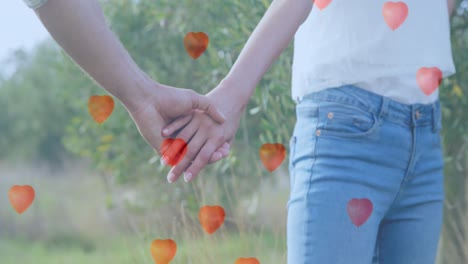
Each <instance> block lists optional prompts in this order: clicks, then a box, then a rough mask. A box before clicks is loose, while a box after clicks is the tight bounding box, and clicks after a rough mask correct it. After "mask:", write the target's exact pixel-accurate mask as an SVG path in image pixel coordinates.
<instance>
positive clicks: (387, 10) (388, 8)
mask: <svg viewBox="0 0 468 264" xmlns="http://www.w3.org/2000/svg"><path fill="white" fill-rule="evenodd" d="M382 15H383V17H384V19H385V23H387V25H388V26H389V27H390V28H391V29H392V30H396V29H397V28H398V27H400V26H401V24H403V22H405V20H406V18H407V17H408V6H407V5H406V4H405V3H403V2H396V3H394V2H386V3H385V4H384V6H383V8H382Z"/></svg>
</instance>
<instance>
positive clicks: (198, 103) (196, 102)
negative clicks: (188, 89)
mask: <svg viewBox="0 0 468 264" xmlns="http://www.w3.org/2000/svg"><path fill="white" fill-rule="evenodd" d="M190 99H191V101H192V109H198V110H202V111H204V112H206V113H207V114H208V115H209V116H210V117H211V118H213V119H214V120H215V121H216V122H218V123H221V124H222V123H224V121H226V117H225V116H224V115H223V113H221V111H219V110H218V109H217V108H216V107H215V106H214V105H213V103H212V102H211V100H210V99H209V98H208V97H206V96H204V95H200V94H198V93H197V92H193V93H191V97H190Z"/></svg>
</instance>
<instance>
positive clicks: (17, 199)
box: [8, 185, 36, 214]
mask: <svg viewBox="0 0 468 264" xmlns="http://www.w3.org/2000/svg"><path fill="white" fill-rule="evenodd" d="M35 196H36V193H35V191H34V188H33V187H31V186H29V185H24V186H20V185H13V187H11V188H10V191H8V198H9V199H10V203H11V206H12V207H13V209H15V211H16V212H17V213H18V214H22V213H24V212H25V211H26V210H27V209H28V208H29V206H31V204H32V203H33V201H34V198H35Z"/></svg>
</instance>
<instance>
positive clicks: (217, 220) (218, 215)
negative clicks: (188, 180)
mask: <svg viewBox="0 0 468 264" xmlns="http://www.w3.org/2000/svg"><path fill="white" fill-rule="evenodd" d="M225 217H226V213H225V212H224V209H223V208H222V207H221V206H219V205H214V206H203V207H202V208H200V211H199V213H198V219H199V220H200V224H201V225H202V227H203V229H205V231H206V232H207V233H208V234H210V235H211V234H213V233H214V232H215V231H216V230H218V228H219V227H220V226H221V225H222V224H223V223H224V218H225Z"/></svg>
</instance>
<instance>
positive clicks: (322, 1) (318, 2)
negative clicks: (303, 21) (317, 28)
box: [313, 0, 332, 10]
mask: <svg viewBox="0 0 468 264" xmlns="http://www.w3.org/2000/svg"><path fill="white" fill-rule="evenodd" d="M331 1H332V0H315V1H313V2H314V3H315V6H316V7H317V8H318V9H320V10H323V9H324V8H325V7H327V6H328V5H329V4H330V3H331Z"/></svg>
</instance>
